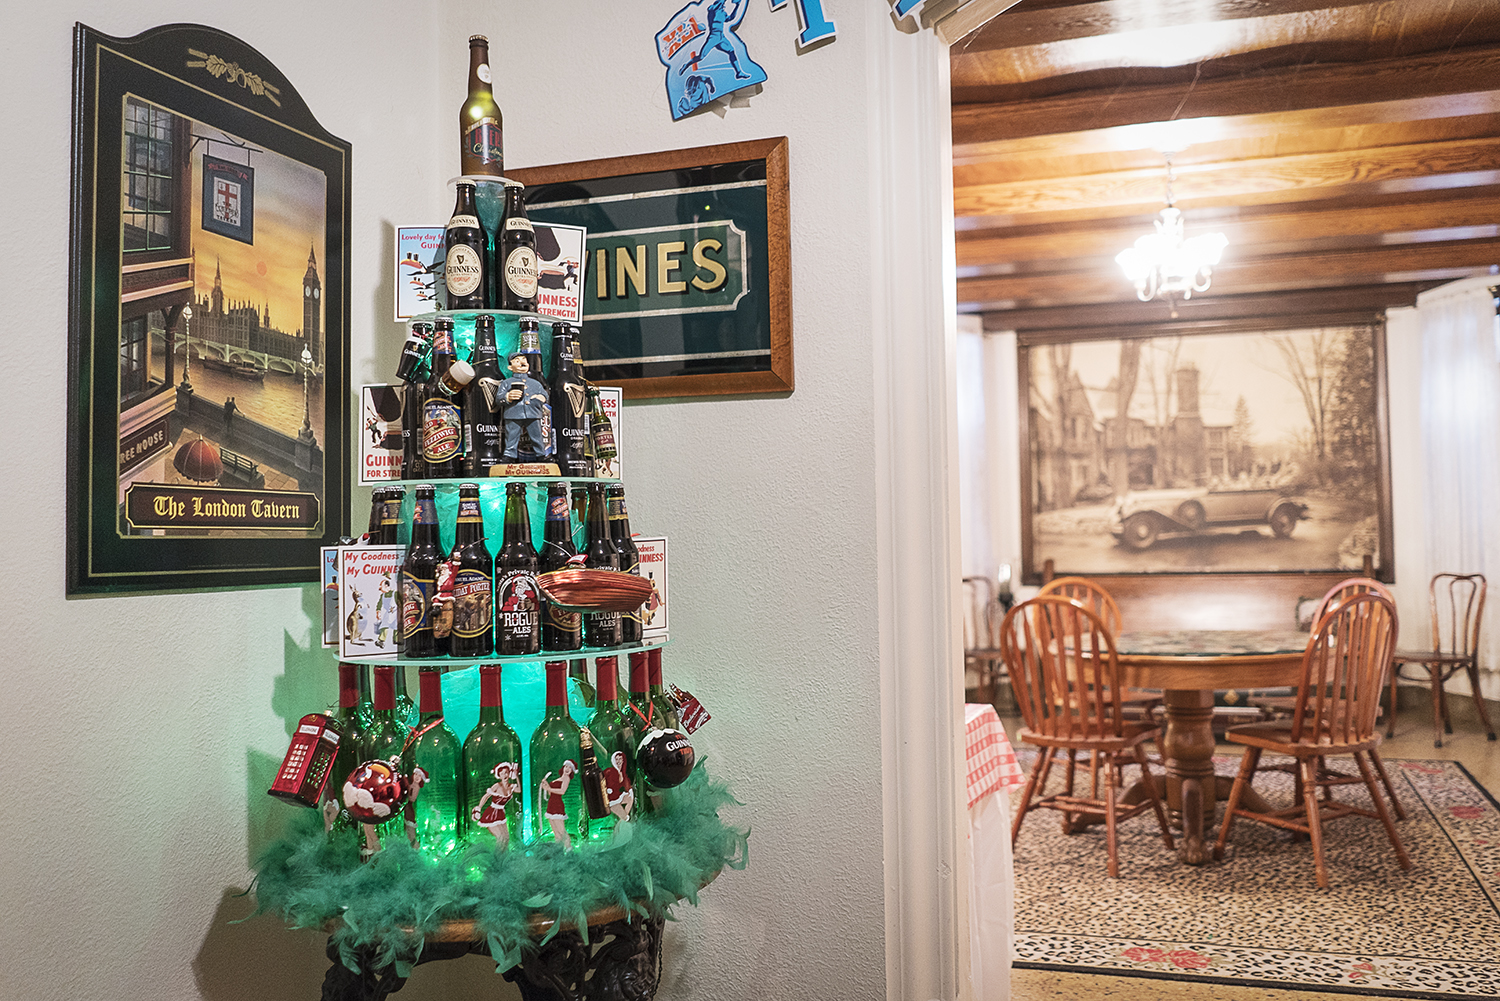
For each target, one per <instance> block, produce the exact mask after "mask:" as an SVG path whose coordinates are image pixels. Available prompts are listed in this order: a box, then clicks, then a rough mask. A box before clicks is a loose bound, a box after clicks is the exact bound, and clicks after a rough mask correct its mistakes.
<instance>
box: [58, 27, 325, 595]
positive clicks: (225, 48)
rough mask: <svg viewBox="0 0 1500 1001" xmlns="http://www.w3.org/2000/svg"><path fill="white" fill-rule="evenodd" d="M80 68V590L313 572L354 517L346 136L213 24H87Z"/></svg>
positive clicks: (76, 299)
mask: <svg viewBox="0 0 1500 1001" xmlns="http://www.w3.org/2000/svg"><path fill="white" fill-rule="evenodd" d="M73 67H74V82H73V162H72V228H71V241H72V242H71V247H70V262H69V263H70V270H69V359H68V375H69V378H68V464H67V465H68V491H67V496H68V527H67V533H68V556H67V559H68V572H67V590H68V593H69V594H70V595H87V594H101V593H118V592H140V591H165V590H202V589H208V588H229V587H248V586H256V585H267V584H293V583H301V582H306V581H317V580H318V579H319V567H320V558H319V548H320V547H321V546H325V545H330V544H332V543H333V542H334V541H335V540H337V539H338V537H339V536H341V535H343V534H345V533H346V531H347V525H348V505H349V492H348V491H349V487H348V483H347V480H348V476H347V471H348V465H349V458H348V440H349V417H348V394H347V392H346V391H345V388H346V386H347V385H348V372H349V361H348V358H349V302H348V289H349V250H348V247H349V210H350V201H349V189H350V146H349V144H348V143H346V142H344V141H342V140H340V139H337V138H335V137H333V136H331V135H329V134H328V133H327V132H326V131H325V130H324V129H323V128H322V127H321V126H319V125H318V122H317V120H316V119H315V118H314V117H313V115H312V113H311V112H310V111H309V110H308V108H307V106H306V105H305V104H304V103H303V101H302V99H301V98H300V97H299V96H298V94H297V92H296V90H295V88H293V87H292V85H291V84H290V83H289V82H288V81H287V80H286V78H285V77H283V76H282V74H281V73H280V72H278V71H277V69H276V68H275V67H274V66H273V65H272V64H271V63H270V62H269V61H267V60H266V58H265V57H264V56H262V55H261V54H260V53H258V52H256V51H255V50H254V49H253V48H251V47H250V46H249V45H247V44H245V43H244V42H242V41H240V40H239V39H237V38H234V37H233V36H231V35H228V34H225V33H224V32H222V31H218V30H216V29H213V28H207V27H203V26H200V25H188V24H175V25H167V26H163V27H158V28H153V29H151V30H148V31H145V32H142V33H141V34H138V35H135V36H133V37H131V38H114V37H111V36H109V35H104V34H102V33H100V32H97V31H95V30H93V29H92V28H89V27H88V26H86V25H83V24H78V25H76V27H75V31H74V61H73ZM324 387H327V392H324Z"/></svg>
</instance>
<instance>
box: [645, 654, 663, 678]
mask: <svg viewBox="0 0 1500 1001" xmlns="http://www.w3.org/2000/svg"><path fill="white" fill-rule="evenodd" d="M646 653H647V655H648V656H647V660H648V662H649V663H650V664H651V685H652V687H655V688H660V687H661V647H654V648H652V649H650V650H647V651H646Z"/></svg>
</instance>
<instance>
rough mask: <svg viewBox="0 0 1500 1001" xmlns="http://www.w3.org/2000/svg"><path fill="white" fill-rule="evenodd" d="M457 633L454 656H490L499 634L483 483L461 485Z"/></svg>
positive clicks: (455, 601)
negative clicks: (486, 539) (486, 540)
mask: <svg viewBox="0 0 1500 1001" xmlns="http://www.w3.org/2000/svg"><path fill="white" fill-rule="evenodd" d="M453 559H454V563H455V565H456V567H457V571H456V572H455V573H454V574H453V632H452V634H451V636H452V639H450V640H449V646H448V652H449V654H450V655H451V656H454V657H488V656H489V655H490V649H491V647H492V645H493V643H494V636H495V616H494V612H495V606H494V591H495V560H494V558H493V557H491V556H490V550H489V547H488V546H486V545H485V544H484V515H483V514H482V513H481V511H480V508H479V484H477V483H460V484H459V486H458V527H457V529H456V530H455V532H454V538H453Z"/></svg>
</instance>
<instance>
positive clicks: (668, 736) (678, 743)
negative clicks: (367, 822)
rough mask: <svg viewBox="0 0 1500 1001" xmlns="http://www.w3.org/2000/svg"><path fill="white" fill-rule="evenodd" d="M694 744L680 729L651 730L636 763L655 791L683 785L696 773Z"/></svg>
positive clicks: (638, 748) (637, 751)
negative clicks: (694, 767)
mask: <svg viewBox="0 0 1500 1001" xmlns="http://www.w3.org/2000/svg"><path fill="white" fill-rule="evenodd" d="M695 760H697V759H696V756H695V755H694V754H693V745H692V743H691V742H690V741H689V740H688V735H687V734H685V733H683V732H682V731H681V730H652V731H651V732H650V733H648V734H646V736H645V737H644V738H642V740H641V742H640V745H639V746H638V747H637V748H636V751H635V761H636V764H637V765H638V766H639V767H640V770H641V773H642V774H643V775H645V776H646V781H647V782H649V783H651V785H652V786H653V787H654V788H656V789H670V788H672V787H673V786H676V785H681V784H682V783H683V782H684V781H686V779H687V777H688V776H689V775H691V774H692V773H693V763H694V761H695Z"/></svg>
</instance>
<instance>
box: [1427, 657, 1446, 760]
mask: <svg viewBox="0 0 1500 1001" xmlns="http://www.w3.org/2000/svg"><path fill="white" fill-rule="evenodd" d="M1427 675H1428V680H1429V681H1430V682H1431V683H1432V746H1433V747H1442V746H1443V706H1442V697H1443V694H1442V693H1443V669H1442V668H1441V667H1439V666H1438V665H1436V664H1428V665H1427Z"/></svg>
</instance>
